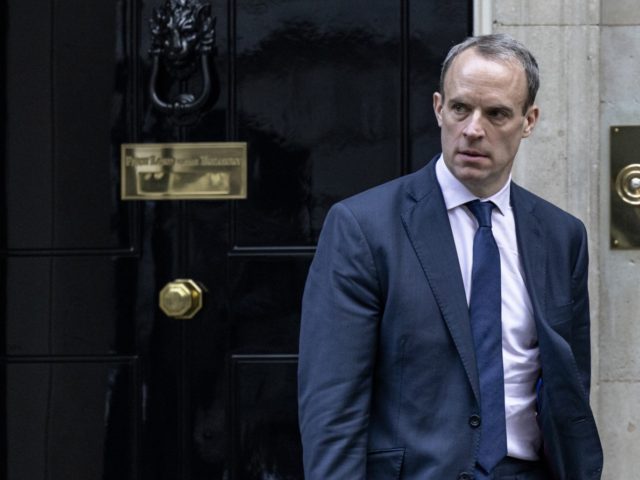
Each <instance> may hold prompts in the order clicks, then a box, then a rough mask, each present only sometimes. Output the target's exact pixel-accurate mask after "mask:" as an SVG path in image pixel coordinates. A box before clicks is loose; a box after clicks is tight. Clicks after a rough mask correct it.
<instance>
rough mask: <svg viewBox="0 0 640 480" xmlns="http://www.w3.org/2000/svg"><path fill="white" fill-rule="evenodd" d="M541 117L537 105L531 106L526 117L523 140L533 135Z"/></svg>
mask: <svg viewBox="0 0 640 480" xmlns="http://www.w3.org/2000/svg"><path fill="white" fill-rule="evenodd" d="M539 117H540V109H539V108H538V106H537V105H531V106H530V107H529V109H528V110H527V113H526V114H525V116H524V128H523V129H522V138H527V137H528V136H529V135H531V134H532V133H533V129H534V128H535V126H536V124H537V123H538V118H539Z"/></svg>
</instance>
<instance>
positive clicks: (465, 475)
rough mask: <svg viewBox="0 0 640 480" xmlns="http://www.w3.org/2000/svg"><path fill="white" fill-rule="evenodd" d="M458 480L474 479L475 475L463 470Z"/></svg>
mask: <svg viewBox="0 0 640 480" xmlns="http://www.w3.org/2000/svg"><path fill="white" fill-rule="evenodd" d="M458 480H473V475H471V474H470V473H468V472H462V473H461V474H460V475H458Z"/></svg>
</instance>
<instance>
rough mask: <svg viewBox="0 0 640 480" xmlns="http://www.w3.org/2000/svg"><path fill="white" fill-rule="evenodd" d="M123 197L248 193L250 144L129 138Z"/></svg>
mask: <svg viewBox="0 0 640 480" xmlns="http://www.w3.org/2000/svg"><path fill="white" fill-rule="evenodd" d="M120 156H121V164H122V168H121V184H122V185H121V187H122V189H121V197H122V199H123V200H233V199H242V198H247V144H246V143H242V142H238V143H232V142H221V143H125V144H123V145H122V147H121V155H120Z"/></svg>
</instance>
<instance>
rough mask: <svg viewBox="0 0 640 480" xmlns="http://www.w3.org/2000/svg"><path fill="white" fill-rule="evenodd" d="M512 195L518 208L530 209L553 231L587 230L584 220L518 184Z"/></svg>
mask: <svg viewBox="0 0 640 480" xmlns="http://www.w3.org/2000/svg"><path fill="white" fill-rule="evenodd" d="M511 195H512V201H513V202H514V203H516V204H517V205H516V206H517V207H523V208H526V209H529V210H530V211H531V212H532V213H533V214H534V215H535V216H536V217H537V218H538V219H539V220H540V221H541V222H542V223H543V224H544V225H548V226H550V228H551V229H562V228H563V227H564V228H569V229H570V230H572V231H584V230H585V227H584V224H583V222H582V220H580V219H579V218H578V217H576V216H574V215H573V214H571V213H569V212H567V211H566V210H563V209H562V208H560V207H559V206H557V205H555V204H553V203H551V202H550V201H549V200H546V199H544V198H542V197H540V196H539V195H537V194H535V193H533V192H531V191H529V190H527V189H526V188H523V187H521V186H520V185H517V184H516V183H513V184H512V187H511Z"/></svg>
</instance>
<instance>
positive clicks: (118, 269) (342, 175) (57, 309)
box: [0, 0, 471, 480]
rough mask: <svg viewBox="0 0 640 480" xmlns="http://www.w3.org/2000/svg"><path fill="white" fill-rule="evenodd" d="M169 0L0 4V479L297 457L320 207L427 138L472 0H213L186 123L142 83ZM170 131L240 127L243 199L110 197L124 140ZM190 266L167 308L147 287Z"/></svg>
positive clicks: (235, 131) (187, 471) (280, 472)
mask: <svg viewBox="0 0 640 480" xmlns="http://www.w3.org/2000/svg"><path fill="white" fill-rule="evenodd" d="M160 3H161V1H160V0H157V1H146V2H142V1H140V0H114V1H112V2H87V1H86V0H64V1H63V0H8V1H7V2H2V4H0V26H2V27H3V28H2V29H1V31H2V35H3V37H2V40H3V43H2V51H1V52H0V63H1V65H0V68H1V70H0V77H1V78H0V88H1V90H2V96H3V102H2V103H1V104H0V108H2V110H1V111H0V114H1V115H2V118H3V120H4V123H3V128H2V130H1V133H0V146H1V147H2V152H3V156H4V161H3V163H2V166H1V170H0V173H3V175H2V177H1V179H0V189H1V192H0V193H1V195H0V208H2V217H1V221H2V228H0V273H1V274H2V278H1V282H2V283H1V285H2V288H1V289H0V299H1V300H2V304H3V305H4V307H5V308H4V310H3V316H2V325H1V328H0V340H1V341H0V363H1V364H2V369H1V370H0V390H1V392H2V394H1V397H0V407H2V409H1V410H2V412H5V413H3V416H2V419H1V423H0V430H1V432H0V465H3V466H5V467H4V468H0V480H22V479H25V478H29V479H30V480H32V479H33V480H40V479H42V480H57V479H65V480H66V479H68V478H82V479H83V480H85V479H86V480H92V479H96V480H97V479H104V480H111V479H118V480H121V479H140V480H164V479H166V480H176V479H178V480H200V479H207V480H211V479H220V480H223V479H224V480H230V479H235V480H245V479H247V480H252V479H256V480H257V479H264V478H274V479H283V480H284V479H286V480H294V479H302V473H301V450H300V448H301V447H300V444H299V437H298V431H297V425H296V412H297V408H296V400H295V391H296V386H295V371H296V354H297V337H298V326H299V312H300V299H301V295H302V289H303V286H304V280H305V277H306V273H307V270H308V267H309V264H310V262H311V259H312V257H313V252H314V248H315V244H316V241H317V239H318V235H319V232H320V229H321V227H322V222H323V220H324V217H325V215H326V212H327V210H328V208H329V207H330V206H331V205H332V204H333V203H334V202H335V201H337V200H339V199H341V198H344V197H346V196H348V195H351V194H353V193H356V192H358V191H361V190H363V189H365V188H368V187H370V186H373V185H376V184H378V183H381V182H384V181H386V180H388V179H391V178H394V177H396V176H398V175H401V174H404V173H407V172H409V171H412V170H415V169H417V168H419V167H420V166H421V165H423V164H424V163H425V162H426V161H428V159H430V158H431V157H432V156H433V154H435V153H436V152H437V149H438V145H439V132H438V129H437V125H436V123H435V121H434V119H433V114H432V109H431V95H432V92H433V90H434V88H436V87H437V82H438V75H439V65H440V63H441V62H442V59H443V56H444V54H445V53H446V51H447V50H448V48H449V47H450V46H451V45H452V44H454V43H455V42H457V41H460V40H461V39H462V38H464V37H465V36H466V35H467V34H468V33H469V25H470V22H471V2H470V1H469V0H454V1H451V2H423V1H417V0H402V1H400V2H388V1H386V0H352V1H349V2H344V1H341V0H324V1H322V2H318V1H317V0H293V1H288V2H275V1H273V2H269V1H267V2H264V1H254V0H229V1H225V2H216V1H212V11H213V15H214V16H216V17H217V24H216V25H217V28H216V30H217V35H216V37H217V42H216V44H217V54H216V56H215V57H212V58H211V59H210V67H211V74H212V79H213V80H214V83H215V85H216V87H215V95H213V97H212V99H211V101H210V102H209V103H208V105H207V107H206V109H205V111H204V112H203V115H202V117H201V118H200V120H199V121H198V122H197V123H195V124H193V125H188V126H185V125H182V126H180V125H176V124H175V123H172V122H171V121H170V120H169V119H168V118H167V117H166V115H164V114H162V113H161V112H159V111H158V110H157V109H154V108H153V106H152V105H151V102H150V99H149V97H148V82H149V75H150V71H151V58H150V57H149V55H148V50H149V47H150V43H151V39H150V33H149V29H148V19H149V18H150V16H151V14H152V10H153V8H155V7H157V6H159V5H160ZM162 82H165V83H161V84H159V87H160V88H168V89H169V90H171V89H172V88H173V89H174V90H175V89H180V90H182V91H197V90H198V86H199V82H200V80H199V79H197V78H193V79H187V80H185V81H184V82H183V83H182V84H181V85H178V86H175V85H173V86H172V85H169V83H167V82H168V80H167V79H166V78H165V79H164V80H162ZM163 91H166V90H163ZM177 141H180V142H182V141H189V142H192V141H220V142H222V141H246V142H248V145H249V172H250V176H249V195H248V198H247V200H243V201H234V202H206V201H195V202H185V201H181V202H122V201H120V200H119V146H120V144H121V143H124V142H177ZM184 277H186V278H193V279H194V280H196V281H198V282H201V284H202V285H203V286H204V287H205V288H206V290H207V291H206V295H205V305H204V308H203V310H202V311H201V312H200V313H199V314H198V315H197V316H196V317H195V318H194V319H192V320H187V321H178V320H172V319H169V318H167V317H165V316H164V315H163V314H162V313H161V312H160V311H159V309H158V307H157V294H158V292H159V290H160V289H161V288H162V287H163V286H164V284H165V283H166V282H168V281H170V280H173V279H174V278H184Z"/></svg>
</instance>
